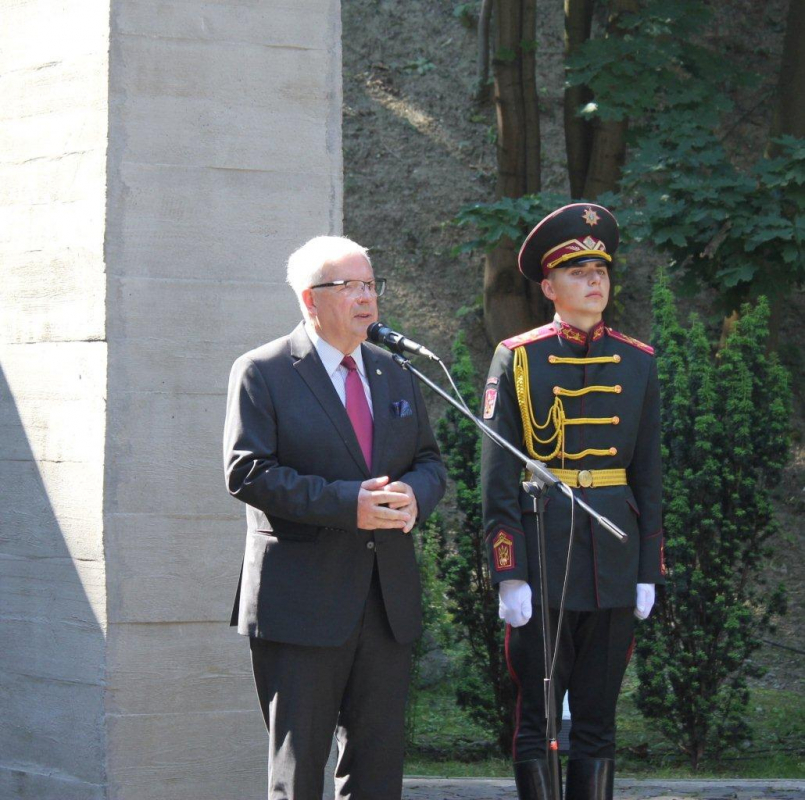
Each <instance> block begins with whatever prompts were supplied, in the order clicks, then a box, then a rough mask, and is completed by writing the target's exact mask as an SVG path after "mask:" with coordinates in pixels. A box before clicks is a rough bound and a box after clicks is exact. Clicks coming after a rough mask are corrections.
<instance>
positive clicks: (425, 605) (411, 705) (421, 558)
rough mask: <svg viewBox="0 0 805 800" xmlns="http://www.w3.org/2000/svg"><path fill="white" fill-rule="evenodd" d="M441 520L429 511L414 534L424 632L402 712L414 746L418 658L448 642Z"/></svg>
mask: <svg viewBox="0 0 805 800" xmlns="http://www.w3.org/2000/svg"><path fill="white" fill-rule="evenodd" d="M444 529H445V528H444V520H443V519H442V518H441V516H440V515H439V514H432V515H431V516H430V517H429V518H428V520H427V522H426V523H425V525H424V526H423V527H422V529H421V530H420V531H419V534H418V535H417V536H416V541H415V544H416V551H417V562H418V563H419V576H420V581H421V583H422V625H423V628H424V630H425V632H424V634H423V635H422V636H421V637H420V638H419V639H417V640H416V642H415V643H414V652H413V659H412V666H411V688H410V690H409V694H408V706H407V708H406V714H405V741H406V745H407V746H408V747H409V748H411V747H413V746H414V745H415V743H416V741H417V738H418V736H419V734H420V731H421V729H422V726H423V722H422V720H421V718H420V707H421V705H422V703H421V701H420V694H421V693H422V691H423V687H422V681H421V675H422V660H423V658H424V657H425V656H426V655H427V654H428V652H430V651H431V650H432V649H436V648H441V647H444V646H446V645H448V644H449V643H450V641H451V634H450V628H451V620H450V616H449V614H448V613H447V608H446V603H445V586H444V583H443V581H442V580H441V577H440V576H439V557H440V553H441V552H442V551H443V548H444Z"/></svg>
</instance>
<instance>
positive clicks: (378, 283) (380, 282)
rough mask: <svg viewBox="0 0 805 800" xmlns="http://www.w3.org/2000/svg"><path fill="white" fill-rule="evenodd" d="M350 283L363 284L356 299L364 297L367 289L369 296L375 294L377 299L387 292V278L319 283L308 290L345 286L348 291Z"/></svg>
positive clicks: (346, 279) (347, 279) (350, 279)
mask: <svg viewBox="0 0 805 800" xmlns="http://www.w3.org/2000/svg"><path fill="white" fill-rule="evenodd" d="M348 283H361V284H363V285H362V286H361V290H360V292H358V293H357V294H356V297H357V296H359V295H362V294H363V293H364V292H365V291H366V290H367V289H368V290H369V294H373V295H374V296H375V297H382V296H383V295H384V294H385V292H386V279H385V278H374V279H373V280H371V281H362V280H361V279H360V278H345V279H343V280H338V281H328V282H327V283H317V284H316V285H315V286H310V287H308V288H310V289H326V288H327V287H328V286H343V287H344V288H345V289H346V288H347V284H348Z"/></svg>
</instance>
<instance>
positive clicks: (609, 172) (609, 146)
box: [584, 0, 640, 200]
mask: <svg viewBox="0 0 805 800" xmlns="http://www.w3.org/2000/svg"><path fill="white" fill-rule="evenodd" d="M609 9H610V13H609V18H608V19H607V36H621V35H622V32H621V29H620V24H619V23H620V19H621V15H623V14H626V13H634V12H637V11H639V10H640V0H611V2H610V4H609ZM628 127H629V124H628V120H625V119H624V120H620V121H617V122H616V121H614V120H606V121H605V120H602V119H598V118H596V119H595V120H594V122H593V145H592V150H591V152H590V163H589V166H588V168H587V179H586V181H585V182H584V197H586V198H588V199H589V200H595V198H596V197H598V195H600V194H603V193H604V192H614V191H617V189H618V181H620V179H621V169H622V167H623V162H624V159H625V158H626V131H627V129H628Z"/></svg>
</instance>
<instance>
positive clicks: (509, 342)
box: [501, 322, 556, 350]
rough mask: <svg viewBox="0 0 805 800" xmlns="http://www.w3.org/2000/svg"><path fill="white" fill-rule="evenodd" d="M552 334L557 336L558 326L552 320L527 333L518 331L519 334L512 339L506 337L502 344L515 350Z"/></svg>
mask: <svg viewBox="0 0 805 800" xmlns="http://www.w3.org/2000/svg"><path fill="white" fill-rule="evenodd" d="M550 336H556V326H555V325H554V324H553V323H552V322H549V323H548V324H547V325H543V326H542V327H540V328H534V329H533V330H531V331H526V332H525V333H518V334H517V336H512V337H511V338H510V339H504V340H503V341H502V342H501V344H502V345H503V346H504V347H508V348H509V350H514V349H516V348H518V347H522V346H523V345H524V344H531V343H532V342H538V341H539V340H540V339H547V338H548V337H550Z"/></svg>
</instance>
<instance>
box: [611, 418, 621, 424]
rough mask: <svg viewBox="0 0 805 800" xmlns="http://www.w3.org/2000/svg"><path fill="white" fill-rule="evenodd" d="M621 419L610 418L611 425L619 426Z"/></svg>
mask: <svg viewBox="0 0 805 800" xmlns="http://www.w3.org/2000/svg"><path fill="white" fill-rule="evenodd" d="M620 421H621V418H620V417H612V424H613V425H620Z"/></svg>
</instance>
